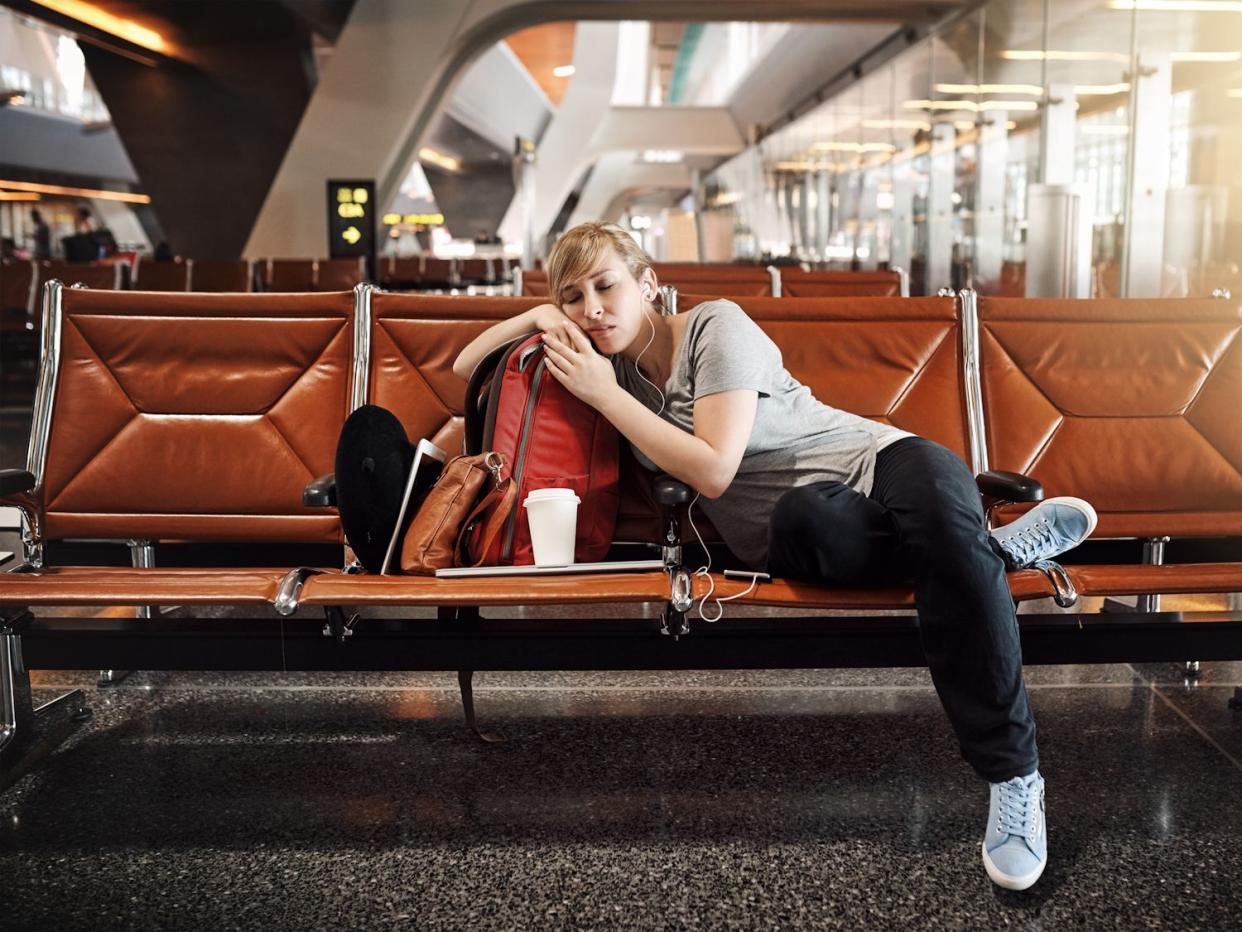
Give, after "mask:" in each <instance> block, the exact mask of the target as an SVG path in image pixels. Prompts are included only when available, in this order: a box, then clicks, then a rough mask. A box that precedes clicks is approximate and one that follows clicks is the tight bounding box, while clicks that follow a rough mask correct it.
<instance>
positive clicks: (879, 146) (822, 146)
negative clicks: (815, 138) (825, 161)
mask: <svg viewBox="0 0 1242 932" xmlns="http://www.w3.org/2000/svg"><path fill="white" fill-rule="evenodd" d="M811 149H812V150H814V151H815V152H893V151H895V150H896V149H897V147H896V146H895V145H893V144H892V143H891V142H817V143H815V145H813V146H811Z"/></svg>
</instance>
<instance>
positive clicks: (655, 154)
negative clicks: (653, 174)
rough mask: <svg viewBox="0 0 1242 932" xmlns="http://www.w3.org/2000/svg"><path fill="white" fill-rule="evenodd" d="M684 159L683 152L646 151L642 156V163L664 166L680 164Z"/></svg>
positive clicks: (673, 150)
mask: <svg viewBox="0 0 1242 932" xmlns="http://www.w3.org/2000/svg"><path fill="white" fill-rule="evenodd" d="M685 157H686V156H685V153H684V152H679V151H678V150H676V149H647V150H645V151H644V152H643V154H642V160H643V161H644V162H651V163H654V164H665V165H668V164H672V163H674V162H680V161H681V160H682V159H684V158H685Z"/></svg>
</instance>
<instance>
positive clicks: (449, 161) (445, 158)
mask: <svg viewBox="0 0 1242 932" xmlns="http://www.w3.org/2000/svg"><path fill="white" fill-rule="evenodd" d="M418 158H419V161H422V162H428V163H430V164H432V165H434V166H436V167H437V168H442V169H444V170H445V171H446V172H459V171H461V159H457V158H453V156H451V155H445V154H444V153H443V152H437V151H436V150H435V149H432V148H431V147H430V146H423V147H422V148H421V149H419V150H418Z"/></svg>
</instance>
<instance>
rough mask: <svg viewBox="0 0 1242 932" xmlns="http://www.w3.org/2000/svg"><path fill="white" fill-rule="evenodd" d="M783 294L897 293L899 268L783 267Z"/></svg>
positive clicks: (813, 296) (818, 295)
mask: <svg viewBox="0 0 1242 932" xmlns="http://www.w3.org/2000/svg"><path fill="white" fill-rule="evenodd" d="M781 294H782V295H784V296H785V297H788V298H833V297H866V296H872V297H880V298H883V297H893V298H895V297H898V296H900V295H901V275H900V274H898V273H897V272H804V271H802V269H797V268H785V269H781Z"/></svg>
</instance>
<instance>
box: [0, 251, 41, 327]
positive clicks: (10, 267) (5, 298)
mask: <svg viewBox="0 0 1242 932" xmlns="http://www.w3.org/2000/svg"><path fill="white" fill-rule="evenodd" d="M35 277H36V270H35V264H34V262H33V261H31V260H30V259H5V260H3V262H0V312H3V311H10V312H12V311H20V312H21V314H22V315H23V316H26V315H29V314H30V313H31V312H32V311H33V310H34V295H35V288H34V286H35Z"/></svg>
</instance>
